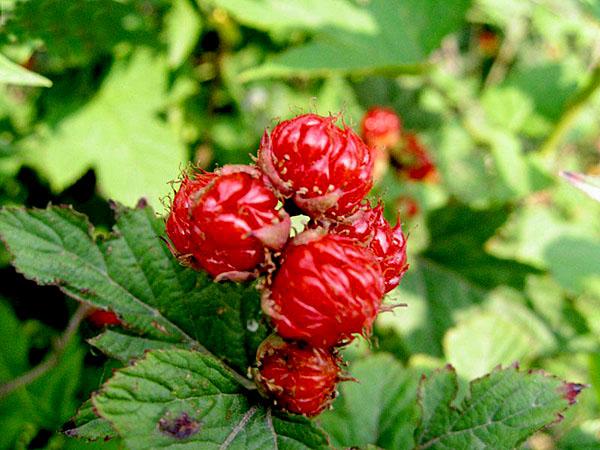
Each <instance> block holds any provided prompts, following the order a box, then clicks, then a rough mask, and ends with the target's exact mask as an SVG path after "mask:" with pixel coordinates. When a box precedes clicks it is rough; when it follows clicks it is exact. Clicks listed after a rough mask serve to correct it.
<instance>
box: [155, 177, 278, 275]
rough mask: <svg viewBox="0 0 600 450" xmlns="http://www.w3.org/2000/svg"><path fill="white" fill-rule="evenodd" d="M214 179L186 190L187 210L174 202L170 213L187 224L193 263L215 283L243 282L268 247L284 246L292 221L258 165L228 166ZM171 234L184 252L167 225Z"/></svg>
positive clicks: (252, 272) (274, 248)
mask: <svg viewBox="0 0 600 450" xmlns="http://www.w3.org/2000/svg"><path fill="white" fill-rule="evenodd" d="M212 175H213V176H212V177H211V178H210V181H209V182H208V183H207V184H206V185H205V186H203V187H201V188H199V189H198V188H194V189H188V190H187V193H186V195H187V197H186V201H184V200H181V204H182V205H184V206H185V205H187V208H185V207H182V208H181V209H178V208H175V204H174V207H173V209H172V211H171V215H175V216H177V217H176V219H178V222H177V223H181V224H184V225H185V224H189V228H188V229H187V234H186V233H183V234H182V233H180V235H185V236H186V237H187V236H189V240H187V242H186V247H185V248H186V249H188V251H189V253H191V256H192V265H194V266H197V267H199V268H202V269H204V270H205V271H207V272H208V273H209V274H210V275H212V276H213V277H215V278H216V279H217V280H225V279H227V280H232V281H243V280H245V279H248V278H250V277H252V276H254V275H255V274H256V271H257V269H258V268H259V266H260V265H261V264H262V263H263V262H264V261H265V252H266V250H267V249H272V250H280V249H281V248H283V246H284V245H285V243H286V242H287V240H288V237H289V232H290V218H289V216H288V215H287V213H286V212H285V211H283V210H282V209H279V210H278V209H277V203H278V201H277V198H276V197H275V194H274V193H273V192H272V191H271V189H269V187H268V186H267V185H266V184H265V180H264V179H263V176H262V174H261V173H260V171H259V170H258V169H256V168H255V167H251V166H225V167H223V168H221V169H220V170H218V171H217V172H216V173H215V174H212ZM180 192H181V191H180ZM176 197H177V196H176ZM176 219H173V222H175V221H176ZM183 228H184V229H185V227H183ZM167 234H169V237H170V238H171V240H173V241H174V242H173V243H174V245H175V246H176V248H177V249H178V250H180V248H179V247H177V244H176V243H175V240H174V239H173V237H172V235H171V233H170V229H169V227H168V226H167ZM177 236H178V235H175V237H177ZM181 248H184V247H183V246H182V247H181ZM180 251H181V250H180Z"/></svg>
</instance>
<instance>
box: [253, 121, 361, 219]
mask: <svg viewBox="0 0 600 450" xmlns="http://www.w3.org/2000/svg"><path fill="white" fill-rule="evenodd" d="M335 121H336V118H335V117H322V116H318V115H316V114H304V115H302V116H298V117H296V118H294V119H291V120H286V121H284V122H281V123H280V124H279V125H277V126H276V127H275V129H274V130H273V132H272V133H271V135H269V134H268V133H267V132H265V134H264V136H263V139H262V141H261V144H260V149H259V152H258V163H259V165H260V167H261V169H262V170H263V171H264V172H265V174H267V176H268V177H269V178H270V179H271V181H272V182H273V184H274V186H275V188H276V189H277V190H278V191H279V193H280V194H281V195H282V196H283V197H286V198H292V199H293V201H294V202H295V203H296V205H297V206H298V207H299V208H300V209H301V210H302V211H304V212H305V213H306V214H308V215H309V216H311V217H319V216H321V215H328V216H343V215H346V214H349V213H351V212H352V211H353V210H354V209H355V208H356V207H357V206H358V204H359V203H360V202H361V201H362V200H363V198H364V197H365V195H366V194H367V193H368V192H369V190H370V189H371V186H372V185H373V158H372V154H371V150H370V149H369V147H368V146H367V145H366V144H365V143H364V142H363V141H362V139H361V138H360V137H358V135H357V134H356V133H354V131H352V130H351V129H350V128H347V127H345V128H344V129H343V130H342V129H340V128H338V127H337V126H336V125H335Z"/></svg>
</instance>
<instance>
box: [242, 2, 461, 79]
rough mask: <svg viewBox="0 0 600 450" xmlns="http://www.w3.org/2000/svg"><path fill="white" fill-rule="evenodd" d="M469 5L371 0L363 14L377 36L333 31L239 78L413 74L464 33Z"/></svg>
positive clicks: (326, 31)
mask: <svg viewBox="0 0 600 450" xmlns="http://www.w3.org/2000/svg"><path fill="white" fill-rule="evenodd" d="M469 3H470V2H469V1H468V0H460V1H457V2H454V3H453V4H452V7H449V6H448V5H447V3H445V2H443V1H441V0H371V1H369V2H368V3H366V4H365V5H364V6H363V11H364V12H365V13H366V14H367V15H368V16H370V17H371V18H372V21H373V22H374V24H375V27H374V29H373V30H368V31H366V30H359V31H353V30H347V29H345V28H340V27H337V26H332V27H329V28H327V29H325V30H323V31H322V32H321V33H318V34H317V35H316V36H315V37H314V39H313V40H312V41H311V42H309V43H308V44H304V45H302V46H299V47H294V48H291V49H289V50H287V51H285V52H284V53H282V54H280V55H277V56H275V57H273V58H272V59H270V60H268V61H267V62H266V63H265V64H263V65H262V66H259V67H257V68H253V69H249V70H247V71H246V72H243V73H242V74H241V75H240V78H241V79H243V80H246V81H247V80H250V79H256V78H265V77H296V76H299V75H300V76H317V77H320V76H329V75H331V74H334V73H335V74H348V73H372V72H386V73H401V72H407V71H414V70H416V69H418V68H419V67H420V66H421V65H422V64H423V63H424V62H425V60H426V58H427V57H428V56H429V54H430V53H431V52H432V51H433V50H434V49H435V48H437V47H438V46H439V44H440V42H441V40H442V38H444V37H445V36H446V35H447V34H449V33H452V32H454V31H455V30H457V29H459V28H460V26H461V25H462V23H463V21H464V15H465V13H466V10H467V8H468V7H469ZM440 11H443V14H440ZM340 17H343V16H340ZM372 49H377V51H373V50H372Z"/></svg>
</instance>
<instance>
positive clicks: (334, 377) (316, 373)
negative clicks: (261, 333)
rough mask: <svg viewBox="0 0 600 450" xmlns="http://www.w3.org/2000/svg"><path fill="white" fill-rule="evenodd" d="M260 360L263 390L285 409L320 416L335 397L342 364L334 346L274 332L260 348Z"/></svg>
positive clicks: (258, 371) (256, 373) (257, 373)
mask: <svg viewBox="0 0 600 450" xmlns="http://www.w3.org/2000/svg"><path fill="white" fill-rule="evenodd" d="M256 363H257V367H256V369H255V370H254V378H255V381H256V385H257V387H258V390H259V392H260V393H261V394H262V395H264V396H265V397H267V398H271V399H273V400H274V402H275V403H276V404H277V405H278V406H279V407H280V408H282V409H284V410H285V411H289V412H291V413H295V414H302V415H304V416H309V417H310V416H316V415H317V414H319V413H320V412H322V411H323V410H324V409H326V408H327V407H328V406H329V405H330V404H331V402H332V400H333V399H334V397H335V394H336V389H335V388H336V385H337V383H338V381H339V379H340V378H339V375H340V368H339V366H338V360H337V358H336V356H334V354H333V353H332V352H331V351H330V350H323V349H318V348H314V347H311V346H309V345H307V344H303V343H299V342H287V341H284V340H283V339H281V338H280V337H279V336H276V335H273V336H270V337H269V338H267V339H265V340H264V341H263V342H262V344H261V345H260V347H259V348H258V351H257V354H256Z"/></svg>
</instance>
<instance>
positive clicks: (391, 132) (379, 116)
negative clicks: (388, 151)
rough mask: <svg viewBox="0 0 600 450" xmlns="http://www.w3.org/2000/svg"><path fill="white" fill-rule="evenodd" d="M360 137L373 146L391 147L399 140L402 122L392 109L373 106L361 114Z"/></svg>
mask: <svg viewBox="0 0 600 450" xmlns="http://www.w3.org/2000/svg"><path fill="white" fill-rule="evenodd" d="M361 130H362V137H363V139H364V140H365V142H366V143H367V144H369V145H371V146H374V147H384V148H387V147H393V146H395V145H397V144H398V143H399V142H400V137H401V133H402V122H401V121H400V117H398V115H397V114H396V112H395V111H394V110H393V109H390V108H383V107H379V106H378V107H374V108H371V109H369V110H368V111H367V112H366V113H365V115H364V116H363V119H362V123H361Z"/></svg>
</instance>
